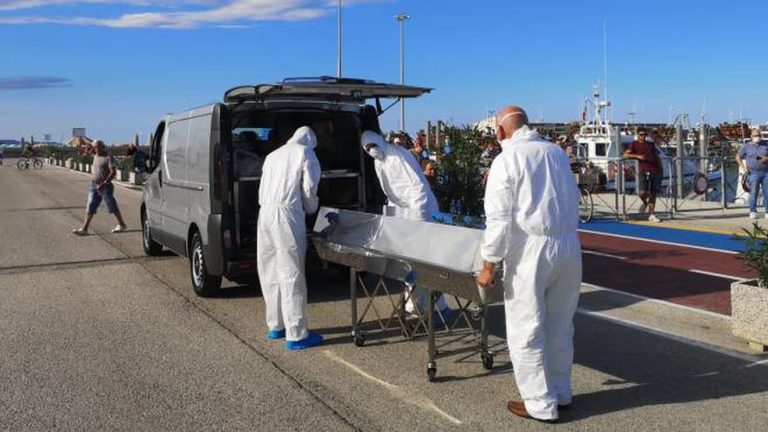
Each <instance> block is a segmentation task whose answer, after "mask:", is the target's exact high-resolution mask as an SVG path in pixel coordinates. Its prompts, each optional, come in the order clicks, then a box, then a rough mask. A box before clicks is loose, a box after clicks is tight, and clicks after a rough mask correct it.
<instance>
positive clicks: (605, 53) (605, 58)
mask: <svg viewBox="0 0 768 432" xmlns="http://www.w3.org/2000/svg"><path fill="white" fill-rule="evenodd" d="M603 84H604V85H605V91H604V92H603V94H605V100H606V101H609V100H610V99H609V98H608V29H607V25H606V22H605V20H603ZM610 112H611V111H610V107H606V109H605V120H606V122H608V121H610V118H611V116H610Z"/></svg>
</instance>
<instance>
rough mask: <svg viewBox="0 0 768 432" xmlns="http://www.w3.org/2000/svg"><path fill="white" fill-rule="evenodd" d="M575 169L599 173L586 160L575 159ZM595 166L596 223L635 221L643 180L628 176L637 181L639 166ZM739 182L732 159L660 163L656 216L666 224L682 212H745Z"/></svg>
mask: <svg viewBox="0 0 768 432" xmlns="http://www.w3.org/2000/svg"><path fill="white" fill-rule="evenodd" d="M579 163H580V172H584V171H587V172H589V170H590V169H592V170H594V169H595V168H597V166H595V165H591V164H590V163H589V161H588V160H586V159H584V158H581V159H579ZM599 165H600V169H601V171H602V175H601V177H603V178H602V179H601V180H603V181H600V182H597V183H596V184H594V185H592V186H588V187H590V191H591V192H592V199H593V201H594V203H595V216H594V218H604V219H606V218H608V219H617V220H628V219H633V218H636V217H637V216H639V215H640V213H639V210H640V207H641V204H642V203H641V200H640V198H639V196H638V195H637V190H638V188H637V181H638V180H641V179H640V178H639V177H635V178H634V179H632V178H627V177H626V174H629V173H634V175H635V176H636V173H638V172H639V169H638V168H639V161H637V160H636V159H625V158H623V157H618V158H604V159H602V160H601V162H600V164H599ZM590 166H592V168H590ZM702 168H703V169H702ZM679 173H682V177H681V176H680V175H679ZM739 180H740V174H739V172H738V169H737V165H736V164H735V162H734V160H733V158H729V157H698V156H684V157H673V158H668V159H664V174H663V180H662V188H661V191H659V193H658V194H657V196H656V208H655V212H656V213H657V214H659V215H660V216H662V217H665V218H674V217H675V215H676V214H680V213H683V212H696V211H712V210H725V209H733V208H744V207H745V206H746V203H747V200H746V193H744V192H743V191H741V187H740V181H739ZM697 183H698V184H697ZM582 186H583V185H582Z"/></svg>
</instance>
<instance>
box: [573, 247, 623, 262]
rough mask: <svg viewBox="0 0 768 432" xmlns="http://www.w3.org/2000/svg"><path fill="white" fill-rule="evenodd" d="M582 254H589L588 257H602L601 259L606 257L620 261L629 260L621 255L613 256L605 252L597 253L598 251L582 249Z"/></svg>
mask: <svg viewBox="0 0 768 432" xmlns="http://www.w3.org/2000/svg"><path fill="white" fill-rule="evenodd" d="M581 252H582V253H585V254H588V255H596V256H601V257H606V258H615V259H620V260H625V259H627V257H623V256H620V255H611V254H607V253H604V252H597V251H593V250H587V249H582V250H581Z"/></svg>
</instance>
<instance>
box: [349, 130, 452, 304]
mask: <svg viewBox="0 0 768 432" xmlns="http://www.w3.org/2000/svg"><path fill="white" fill-rule="evenodd" d="M361 143H362V145H363V149H365V146H366V145H367V144H371V143H373V144H376V146H377V147H379V149H381V151H382V153H383V156H384V157H383V159H377V158H375V157H374V162H373V167H374V169H375V170H376V176H377V177H378V178H379V182H380V184H381V189H382V190H383V191H384V194H385V195H386V196H387V199H388V200H389V203H390V204H391V205H392V206H394V208H395V216H397V217H399V218H403V219H413V220H421V221H429V220H431V219H432V214H433V213H437V212H439V211H440V209H439V208H438V205H437V199H436V198H435V194H434V193H433V192H432V189H430V187H429V182H428V181H427V179H426V177H424V173H422V172H421V167H419V165H418V163H416V160H415V159H414V158H413V155H411V153H410V152H409V151H408V150H406V149H404V148H402V147H400V146H397V145H390V144H388V143H387V142H386V141H385V140H384V137H382V136H381V135H379V134H377V133H376V132H372V131H365V132H363V136H362V139H361ZM413 292H414V297H415V300H416V301H417V302H418V304H419V307H420V309H421V310H425V309H426V303H427V299H426V298H425V297H426V296H425V295H424V293H423V291H422V290H420V289H414V291H413ZM435 307H436V308H437V310H441V311H443V310H446V309H447V308H448V304H447V303H446V302H445V298H444V297H443V296H440V298H438V299H437V302H436V304H435ZM413 309H414V308H413V304H412V302H408V303H407V304H406V310H407V311H409V312H411V311H413Z"/></svg>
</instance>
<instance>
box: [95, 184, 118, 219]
mask: <svg viewBox="0 0 768 432" xmlns="http://www.w3.org/2000/svg"><path fill="white" fill-rule="evenodd" d="M114 193H115V186H114V185H113V184H112V183H107V184H106V185H105V186H104V188H103V189H102V190H101V191H99V190H98V189H96V187H95V186H91V191H90V193H88V213H90V214H96V210H98V208H99V205H100V204H101V201H102V199H103V200H104V202H105V203H106V204H107V210H109V213H110V214H115V213H117V212H118V211H119V208H118V207H117V201H115V196H114Z"/></svg>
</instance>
